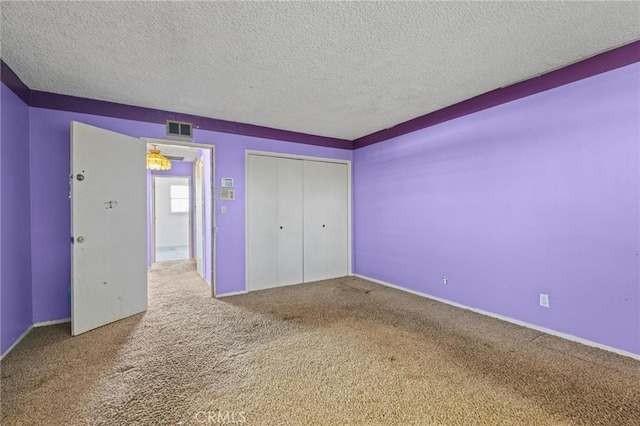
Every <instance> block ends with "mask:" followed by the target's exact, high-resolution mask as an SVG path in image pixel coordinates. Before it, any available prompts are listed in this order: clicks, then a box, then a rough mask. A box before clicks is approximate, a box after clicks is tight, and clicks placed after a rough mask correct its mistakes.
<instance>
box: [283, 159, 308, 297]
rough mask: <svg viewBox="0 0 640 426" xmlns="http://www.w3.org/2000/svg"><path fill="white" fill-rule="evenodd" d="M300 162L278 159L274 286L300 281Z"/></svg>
mask: <svg viewBox="0 0 640 426" xmlns="http://www.w3.org/2000/svg"><path fill="white" fill-rule="evenodd" d="M302 163H303V162H302V160H292V159H288V158H278V159H277V164H278V167H277V168H278V172H277V175H278V176H277V177H278V186H277V194H276V199H277V212H278V215H277V216H278V217H277V220H278V224H277V230H276V231H277V233H278V237H277V249H276V251H277V258H278V262H277V269H278V280H277V283H278V285H279V286H281V285H289V284H299V283H301V282H303V228H302V226H303V225H302V224H303V218H302V215H303V204H302V203H303V195H302V187H303V178H302V174H303V172H302V168H303V165H302Z"/></svg>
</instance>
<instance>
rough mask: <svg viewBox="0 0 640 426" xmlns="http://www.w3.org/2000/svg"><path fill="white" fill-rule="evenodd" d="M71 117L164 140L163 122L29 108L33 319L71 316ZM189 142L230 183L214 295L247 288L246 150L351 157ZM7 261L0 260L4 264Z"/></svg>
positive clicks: (197, 136) (282, 146) (246, 143)
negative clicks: (205, 147)
mask: <svg viewBox="0 0 640 426" xmlns="http://www.w3.org/2000/svg"><path fill="white" fill-rule="evenodd" d="M72 120H76V121H80V122H83V123H86V124H90V125H93V126H98V127H102V128H105V129H109V130H112V131H116V132H120V133H124V134H127V135H130V136H135V137H141V136H144V137H151V138H159V139H162V138H164V137H165V130H166V129H165V126H164V125H163V124H154V123H145V122H137V121H131V120H124V119H120V118H110V117H101V116H96V115H88V114H80V113H75V112H66V111H56V110H51V109H42V108H31V120H30V129H31V134H30V146H31V195H32V197H31V202H32V216H31V226H32V236H31V240H32V242H34V244H33V247H32V259H33V262H32V265H33V266H32V273H33V317H34V322H37V321H48V320H55V319H60V318H68V317H69V315H70V309H69V303H68V302H67V287H68V285H69V279H70V266H69V265H70V251H69V250H70V249H69V234H70V227H69V214H70V209H69V187H68V185H69V184H68V174H69V124H70V122H71V121H72ZM194 141H196V142H198V143H204V144H212V145H215V147H216V160H215V161H216V170H215V175H216V182H219V181H220V178H221V177H222V176H224V177H233V178H234V179H235V189H236V197H237V199H236V200H235V201H229V202H226V204H227V206H228V214H226V215H217V226H218V229H219V232H218V236H217V241H216V245H217V262H218V268H217V270H216V277H215V279H216V288H217V291H218V294H224V293H229V292H236V291H243V290H244V288H245V264H244V263H245V248H244V244H245V233H244V224H245V219H244V175H245V172H244V161H245V149H256V150H264V151H273V152H283V153H289V154H298V155H312V156H321V157H330V158H340V159H351V157H352V151H349V150H344V149H336V148H325V147H321V146H312V145H305V144H299V143H293V142H281V141H274V140H269V139H261V138H256V137H251V136H242V135H233V134H225V133H217V132H212V131H205V130H199V129H195V130H194ZM3 264H4V262H3Z"/></svg>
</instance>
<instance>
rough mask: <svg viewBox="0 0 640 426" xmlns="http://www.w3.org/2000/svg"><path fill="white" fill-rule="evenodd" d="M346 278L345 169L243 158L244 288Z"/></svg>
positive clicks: (300, 161)
mask: <svg viewBox="0 0 640 426" xmlns="http://www.w3.org/2000/svg"><path fill="white" fill-rule="evenodd" d="M348 274H349V167H348V165H347V164H346V163H338V162H330V161H320V160H318V161H316V160H309V159H297V158H284V157H274V156H270V155H261V154H256V153H250V154H248V155H247V284H248V286H247V290H249V291H253V290H260V289H265V288H271V287H279V286H284V285H290V284H299V283H303V282H311V281H318V280H323V279H328V278H335V277H341V276H345V275H348Z"/></svg>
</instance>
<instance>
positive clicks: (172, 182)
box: [152, 176, 193, 262]
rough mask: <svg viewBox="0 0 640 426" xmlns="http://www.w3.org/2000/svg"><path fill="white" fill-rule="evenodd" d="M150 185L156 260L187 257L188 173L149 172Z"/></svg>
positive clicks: (188, 234)
mask: <svg viewBox="0 0 640 426" xmlns="http://www.w3.org/2000/svg"><path fill="white" fill-rule="evenodd" d="M152 187H153V226H154V241H155V244H154V246H155V247H154V250H155V260H156V262H166V261H171V260H187V259H191V258H192V256H191V253H192V250H191V240H192V238H191V236H192V231H191V229H192V222H193V221H192V220H191V216H192V213H193V209H192V208H191V206H192V202H191V192H192V191H191V177H190V176H153V185H152Z"/></svg>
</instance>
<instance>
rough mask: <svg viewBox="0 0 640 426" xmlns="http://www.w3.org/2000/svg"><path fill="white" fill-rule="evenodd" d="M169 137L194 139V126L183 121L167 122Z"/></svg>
mask: <svg viewBox="0 0 640 426" xmlns="http://www.w3.org/2000/svg"><path fill="white" fill-rule="evenodd" d="M167 136H174V137H178V138H182V139H192V138H193V124H191V123H184V122H182V121H171V120H167Z"/></svg>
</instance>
